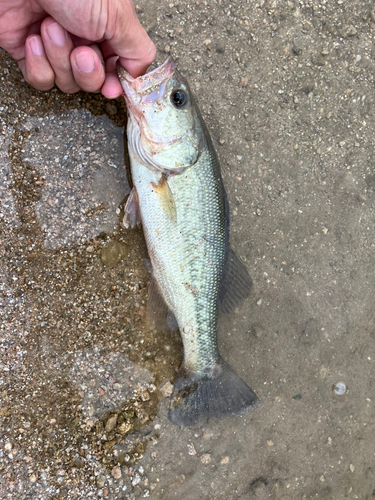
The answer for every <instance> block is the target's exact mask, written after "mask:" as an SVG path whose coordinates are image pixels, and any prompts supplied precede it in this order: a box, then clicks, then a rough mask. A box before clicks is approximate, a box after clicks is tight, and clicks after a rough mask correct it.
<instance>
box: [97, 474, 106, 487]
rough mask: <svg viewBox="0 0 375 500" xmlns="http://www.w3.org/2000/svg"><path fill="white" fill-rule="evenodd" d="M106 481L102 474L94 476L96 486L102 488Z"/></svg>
mask: <svg viewBox="0 0 375 500" xmlns="http://www.w3.org/2000/svg"><path fill="white" fill-rule="evenodd" d="M105 482H106V477H105V476H103V475H102V474H99V476H98V477H97V478H96V484H97V486H98V488H103V486H104V485H105Z"/></svg>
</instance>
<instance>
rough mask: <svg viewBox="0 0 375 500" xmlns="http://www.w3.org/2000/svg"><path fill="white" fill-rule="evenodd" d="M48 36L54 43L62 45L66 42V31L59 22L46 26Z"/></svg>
mask: <svg viewBox="0 0 375 500" xmlns="http://www.w3.org/2000/svg"><path fill="white" fill-rule="evenodd" d="M46 30H47V33H48V36H49V37H50V39H51V42H52V43H53V44H54V45H58V46H59V47H61V46H62V45H64V43H65V42H66V33H65V30H64V28H62V27H61V26H60V25H59V24H58V23H51V24H49V25H48V26H47V28H46Z"/></svg>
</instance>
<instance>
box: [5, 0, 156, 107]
mask: <svg viewBox="0 0 375 500" xmlns="http://www.w3.org/2000/svg"><path fill="white" fill-rule="evenodd" d="M0 47H2V48H3V49H5V50H6V51H7V52H9V53H10V54H11V56H12V57H14V59H16V61H17V62H18V65H19V67H20V68H21V71H22V73H23V75H24V77H25V80H26V81H27V82H28V83H29V84H30V85H32V86H33V87H35V88H36V89H38V90H49V89H51V88H52V87H53V86H54V85H55V84H56V85H57V87H59V89H60V90H62V91H63V92H66V93H69V94H70V93H74V92H77V91H78V90H80V89H82V90H85V91H87V92H99V91H101V93H102V94H103V95H104V96H105V97H108V98H116V97H118V96H119V95H121V94H122V88H121V84H120V82H119V80H118V78H117V73H116V64H115V63H116V60H117V59H118V57H119V58H120V63H121V64H122V66H124V68H125V69H126V70H127V71H128V72H129V73H130V74H131V75H132V76H134V77H137V76H139V75H141V74H143V73H144V71H145V70H146V69H147V67H148V66H149V65H150V64H151V63H152V61H153V60H154V57H155V53H156V50H155V46H154V44H153V43H152V41H151V40H150V38H149V37H148V35H147V33H146V31H145V30H144V29H143V27H142V26H141V24H140V22H139V20H138V18H137V16H136V13H135V10H134V6H133V3H132V1H131V0H101V1H98V0H0Z"/></svg>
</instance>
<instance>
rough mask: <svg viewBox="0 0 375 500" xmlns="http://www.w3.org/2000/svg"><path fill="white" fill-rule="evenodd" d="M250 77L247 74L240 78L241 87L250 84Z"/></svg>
mask: <svg viewBox="0 0 375 500" xmlns="http://www.w3.org/2000/svg"><path fill="white" fill-rule="evenodd" d="M248 81H249V79H248V77H247V76H244V77H243V78H241V80H240V87H246V85H247V84H248Z"/></svg>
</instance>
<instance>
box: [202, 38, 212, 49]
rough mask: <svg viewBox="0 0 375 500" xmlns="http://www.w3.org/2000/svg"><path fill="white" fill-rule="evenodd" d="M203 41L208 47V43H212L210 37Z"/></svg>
mask: <svg viewBox="0 0 375 500" xmlns="http://www.w3.org/2000/svg"><path fill="white" fill-rule="evenodd" d="M203 43H204V44H205V45H206V47H207V45H210V43H211V40H210V39H209V38H207V40H205V41H204V42H203Z"/></svg>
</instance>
